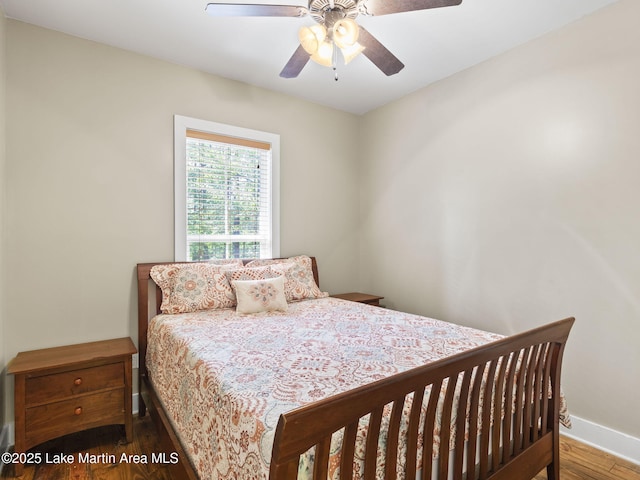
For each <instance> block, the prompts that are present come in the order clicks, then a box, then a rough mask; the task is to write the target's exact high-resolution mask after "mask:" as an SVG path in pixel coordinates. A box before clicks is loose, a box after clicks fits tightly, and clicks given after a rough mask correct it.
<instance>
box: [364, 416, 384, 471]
mask: <svg viewBox="0 0 640 480" xmlns="http://www.w3.org/2000/svg"><path fill="white" fill-rule="evenodd" d="M383 411H384V405H381V406H379V407H378V408H376V409H374V410H373V412H372V413H371V416H370V417H369V428H368V430H367V444H366V450H365V452H364V480H375V478H376V458H377V457H378V437H379V435H380V425H381V423H382V413H383Z"/></svg>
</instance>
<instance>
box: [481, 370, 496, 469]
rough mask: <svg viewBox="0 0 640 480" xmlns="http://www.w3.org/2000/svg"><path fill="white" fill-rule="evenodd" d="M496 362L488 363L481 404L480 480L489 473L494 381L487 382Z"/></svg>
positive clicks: (493, 375) (492, 376)
mask: <svg viewBox="0 0 640 480" xmlns="http://www.w3.org/2000/svg"><path fill="white" fill-rule="evenodd" d="M496 364H497V360H495V361H492V362H490V364H489V371H488V373H487V381H486V382H485V385H484V394H483V402H482V428H481V433H480V478H486V476H487V473H488V472H489V466H490V462H489V461H490V458H491V457H489V444H490V439H491V435H490V432H491V412H492V405H491V403H492V398H493V387H494V384H495V381H488V380H490V379H494V377H495V373H496V368H497V365H496Z"/></svg>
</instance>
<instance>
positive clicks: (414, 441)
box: [405, 387, 425, 480]
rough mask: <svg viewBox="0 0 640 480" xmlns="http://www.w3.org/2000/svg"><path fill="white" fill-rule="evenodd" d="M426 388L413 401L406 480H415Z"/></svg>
mask: <svg viewBox="0 0 640 480" xmlns="http://www.w3.org/2000/svg"><path fill="white" fill-rule="evenodd" d="M424 390H425V389H424V387H420V388H419V389H418V390H416V392H415V393H414V395H413V400H412V401H411V415H410V417H409V426H408V429H407V459H406V465H407V472H406V476H405V478H406V480H415V478H416V474H417V468H418V466H417V463H418V429H419V427H420V413H421V411H422V404H423V400H424Z"/></svg>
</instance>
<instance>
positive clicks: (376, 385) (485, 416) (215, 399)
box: [137, 256, 574, 480]
mask: <svg viewBox="0 0 640 480" xmlns="http://www.w3.org/2000/svg"><path fill="white" fill-rule="evenodd" d="M196 267H197V268H198V269H199V268H204V269H205V270H206V271H207V272H209V273H204V274H202V272H198V273H197V274H195V273H194V271H195V270H193V269H196ZM176 271H180V272H182V273H181V274H183V273H184V272H187V273H186V274H184V275H183V280H184V281H185V282H186V283H185V285H186V284H188V285H190V287H189V288H192V287H193V288H194V289H195V290H196V291H198V292H199V293H201V295H200V296H199V297H198V299H196V300H195V303H194V302H193V298H189V299H188V301H187V302H186V303H187V304H189V305H187V307H185V303H184V302H183V303H182V304H181V303H180V302H177V303H176V302H174V304H173V305H172V304H171V302H170V301H169V299H168V297H167V295H168V293H167V292H171V288H174V291H175V284H172V285H170V283H171V281H173V279H174V277H172V275H174V276H175V275H177V274H176V273H175V272H176ZM211 271H216V272H218V273H217V275H216V276H215V278H216V280H214V281H212V280H211V278H213V277H211V276H210V277H207V278H209V280H205V281H204V282H203V281H202V279H203V278H204V277H206V276H207V275H210V272H211ZM158 272H160V273H158ZM172 272H173V273H172ZM230 272H231V273H230ZM189 275H191V276H190V277H189ZM247 275H248V276H247ZM137 277H138V320H139V322H138V327H139V329H138V334H139V336H138V342H139V353H140V369H139V374H140V379H139V389H140V397H141V402H140V407H139V413H140V415H141V416H143V415H146V413H147V412H149V413H150V415H151V417H152V419H153V420H154V423H155V424H156V426H157V428H158V432H159V438H160V440H161V443H162V445H163V449H164V451H165V452H166V454H167V455H166V457H165V458H168V459H170V460H171V461H170V463H171V468H172V469H173V471H172V477H173V478H176V479H182V478H184V479H192V480H195V479H201V480H205V479H207V480H208V479H238V480H240V479H242V480H244V479H260V480H261V479H269V480H293V479H307V478H309V479H311V478H312V479H315V480H320V479H322V480H325V479H329V478H330V479H338V478H339V479H351V478H354V479H381V478H384V479H394V478H398V479H407V480H411V479H423V480H429V479H439V480H447V479H509V480H514V479H515V480H518V479H523V480H524V479H531V478H533V477H534V476H535V475H536V474H538V473H539V472H540V471H541V470H543V469H545V468H546V470H547V476H548V478H549V479H553V480H557V479H558V478H559V425H560V423H561V422H562V423H564V424H565V425H567V424H568V421H569V420H568V415H567V412H566V406H565V404H564V398H563V396H562V394H561V391H560V373H561V364H562V356H563V352H564V347H565V343H566V341H567V337H568V335H569V331H570V329H571V327H572V325H573V322H574V319H573V318H567V319H564V320H561V321H557V322H553V323H550V324H547V325H543V326H541V327H538V328H536V329H534V330H531V331H528V332H524V333H521V334H518V335H514V336H510V337H502V336H500V335H496V334H492V333H489V332H482V331H479V330H475V329H471V328H467V327H463V326H458V325H453V324H450V323H446V322H441V321H438V320H435V319H430V318H426V317H420V316H416V315H409V314H405V313H401V312H394V311H391V310H389V309H383V308H380V307H375V306H370V305H363V304H358V303H355V302H348V301H346V300H341V299H336V298H331V297H328V296H327V295H326V294H325V293H323V292H322V291H321V290H320V289H319V288H318V285H319V281H318V268H317V263H316V260H315V258H313V257H306V256H298V257H292V258H289V259H278V260H261V261H249V260H242V261H235V262H234V263H232V264H222V265H215V266H212V265H211V264H205V265H203V264H195V263H194V264H190V263H186V262H185V263H176V262H160V263H144V264H138V266H137ZM152 277H153V278H154V280H151V279H152ZM185 279H186V280H185ZM207 282H208V284H209V286H211V285H213V287H212V288H213V290H215V292H214V293H213V294H212V293H211V292H208V293H207V292H204V290H206V289H207V285H206V284H207ZM265 284H268V286H269V288H270V289H271V290H273V289H275V291H276V292H277V295H276V297H274V298H275V299H276V300H275V301H271V303H270V304H272V305H275V306H276V307H278V306H279V308H276V307H274V308H273V309H271V308H269V309H267V310H266V311H265V310H263V311H260V309H258V311H254V310H252V305H253V304H251V303H250V302H249V303H247V302H246V301H245V299H246V298H248V297H247V296H246V292H247V291H248V290H247V289H248V288H251V289H253V290H251V291H253V293H254V294H255V293H256V292H258V294H256V295H254V296H253V297H252V298H253V300H255V299H257V298H258V297H260V295H263V297H264V295H266V294H265V293H264V292H265V291H264V290H256V286H262V287H264V285H265ZM285 285H286V286H287V287H286V288H284V286H285ZM233 287H237V289H236V288H233ZM272 287H273V288H272ZM283 289H284V290H285V292H284V293H286V295H285V297H286V302H285V305H282V295H283ZM271 290H270V291H271ZM190 292H191V290H190V291H189V292H186V290H185V291H182V292H181V294H185V295H186V293H190ZM203 292H204V293H203ZM260 292H262V293H260ZM236 293H237V296H236ZM216 295H217V300H216V299H214V297H216ZM250 297H251V296H250ZM203 299H204V304H202V302H201V303H200V304H198V301H202V300H203ZM212 299H213V300H212ZM182 300H185V298H182ZM263 300H264V298H262V300H261V302H262V304H264V303H265V302H264V301H263ZM189 302H191V303H189ZM216 302H217V303H216ZM254 303H255V302H254ZM258 303H260V301H259V302H258ZM267 303H269V302H267ZM167 305H169V306H167ZM176 305H177V307H176ZM247 305H249V308H248V310H247ZM203 306H204V307H205V308H202V307H203ZM212 306H213V308H209V307H212ZM161 307H163V308H161ZM241 307H242V310H241ZM172 308H173V310H172ZM184 310H187V311H184ZM241 312H246V313H241Z"/></svg>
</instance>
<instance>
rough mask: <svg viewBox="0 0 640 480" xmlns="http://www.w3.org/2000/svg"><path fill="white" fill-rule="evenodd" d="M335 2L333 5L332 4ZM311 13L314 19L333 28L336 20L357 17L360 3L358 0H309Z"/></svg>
mask: <svg viewBox="0 0 640 480" xmlns="http://www.w3.org/2000/svg"><path fill="white" fill-rule="evenodd" d="M332 3H333V5H331V4H332ZM309 15H311V17H313V19H314V20H315V21H316V22H318V23H321V24H323V25H325V26H326V27H327V28H331V27H332V26H333V24H334V23H335V22H337V21H338V20H341V19H343V18H356V17H357V16H358V3H357V1H356V0H333V2H329V0H311V1H310V2H309Z"/></svg>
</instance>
